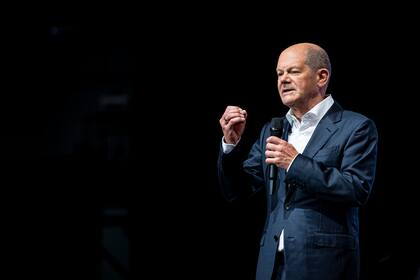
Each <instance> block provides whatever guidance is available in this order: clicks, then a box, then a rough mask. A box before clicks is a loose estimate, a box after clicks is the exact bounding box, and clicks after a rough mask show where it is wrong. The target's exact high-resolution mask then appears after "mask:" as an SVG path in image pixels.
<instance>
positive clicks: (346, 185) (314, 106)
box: [218, 43, 378, 280]
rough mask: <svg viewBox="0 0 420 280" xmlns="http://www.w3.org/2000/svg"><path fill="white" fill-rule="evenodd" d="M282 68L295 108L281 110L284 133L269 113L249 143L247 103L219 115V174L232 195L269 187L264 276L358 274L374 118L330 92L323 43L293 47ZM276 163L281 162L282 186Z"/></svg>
mask: <svg viewBox="0 0 420 280" xmlns="http://www.w3.org/2000/svg"><path fill="white" fill-rule="evenodd" d="M276 72H277V77H278V78H277V88H278V92H279V95H280V98H281V101H282V103H283V104H284V105H285V106H287V107H288V108H289V111H288V112H287V114H286V115H285V116H284V117H282V118H281V120H280V123H281V127H282V128H283V129H282V133H281V137H277V136H271V133H270V127H271V126H272V125H271V124H270V123H266V124H265V125H264V126H263V128H262V130H261V134H260V137H259V139H258V140H257V141H256V142H255V143H254V145H253V146H252V148H251V150H250V151H245V150H244V147H243V146H242V145H241V141H240V140H241V137H242V135H243V132H244V130H245V125H246V120H247V117H248V115H247V112H246V110H244V109H243V108H240V107H238V106H227V108H226V110H225V112H224V113H223V115H222V117H221V118H220V120H219V123H220V126H221V128H222V131H223V138H222V142H221V148H220V154H219V159H218V175H219V181H220V185H221V190H222V193H223V195H224V197H225V198H226V199H227V200H228V201H234V200H237V199H240V198H244V197H249V196H250V195H252V194H253V193H255V192H258V191H260V190H264V191H265V193H266V198H267V217H266V223H265V227H264V231H263V235H262V237H261V242H260V252H259V258H258V264H257V271H256V279H258V280H268V279H293V280H296V279H311V280H313V279H322V280H326V279H337V280H343V279H358V277H359V270H360V264H359V263H360V261H359V217H358V209H359V207H360V206H362V205H364V204H365V203H366V202H367V201H368V197H369V194H370V192H371V189H372V185H373V182H374V177H375V171H376V160H377V141H378V136H377V130H376V127H375V124H374V122H373V121H372V120H370V119H368V118H367V117H365V116H363V115H361V114H359V113H355V112H351V111H346V110H343V108H342V107H341V106H340V105H339V104H338V103H337V102H336V101H335V100H334V99H333V97H332V96H331V95H330V94H327V87H328V83H329V80H330V77H331V64H330V60H329V57H328V54H327V53H326V52H325V50H324V49H322V48H321V47H320V46H318V45H315V44H311V43H300V44H295V45H292V46H290V47H288V48H286V49H285V50H284V51H282V52H281V54H280V56H279V59H278V63H277V68H276ZM278 136H280V135H278ZM244 152H245V153H247V158H246V160H245V161H242V160H241V159H243V156H241V155H243V153H244ZM270 166H276V167H277V170H278V174H277V180H276V181H275V182H276V183H277V184H276V185H275V187H274V188H272V187H270V179H269V170H270Z"/></svg>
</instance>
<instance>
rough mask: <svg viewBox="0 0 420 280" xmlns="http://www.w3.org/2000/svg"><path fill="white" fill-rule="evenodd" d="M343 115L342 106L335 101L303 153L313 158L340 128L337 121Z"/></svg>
mask: <svg viewBox="0 0 420 280" xmlns="http://www.w3.org/2000/svg"><path fill="white" fill-rule="evenodd" d="M341 117H342V108H341V107H340V105H338V104H337V103H334V104H333V105H332V106H331V108H330V109H329V110H328V112H327V113H326V114H325V116H324V117H323V118H322V119H321V121H320V122H319V124H318V126H317V127H316V128H315V131H314V133H313V134H312V137H311V139H310V140H309V142H308V144H307V145H306V148H305V150H304V151H303V153H302V154H303V155H305V156H307V157H310V158H313V157H314V156H315V155H316V153H317V152H318V151H319V150H320V149H321V148H322V147H324V145H325V143H327V141H328V139H330V137H331V136H332V135H333V134H334V132H335V131H336V130H337V129H338V127H337V125H336V123H337V122H339V121H340V120H341Z"/></svg>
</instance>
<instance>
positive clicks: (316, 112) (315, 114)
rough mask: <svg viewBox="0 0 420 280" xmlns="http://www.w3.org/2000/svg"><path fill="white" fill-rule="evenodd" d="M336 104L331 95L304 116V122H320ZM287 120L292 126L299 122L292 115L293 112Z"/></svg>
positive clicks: (287, 115)
mask: <svg viewBox="0 0 420 280" xmlns="http://www.w3.org/2000/svg"><path fill="white" fill-rule="evenodd" d="M333 104H334V99H333V98H332V96H331V95H328V96H327V97H326V98H325V99H324V100H322V101H321V102H319V103H318V104H316V105H315V106H314V107H313V108H312V109H311V110H309V111H308V112H306V113H305V114H304V115H303V116H302V122H304V121H311V122H319V121H320V120H321V119H322V118H323V117H324V115H325V114H326V113H327V112H328V110H329V109H330V108H331V106H332V105H333ZM286 119H287V120H288V121H289V123H290V125H292V126H293V123H294V122H296V121H298V119H297V118H296V117H295V116H294V115H293V114H292V110H291V109H289V111H288V112H287V114H286Z"/></svg>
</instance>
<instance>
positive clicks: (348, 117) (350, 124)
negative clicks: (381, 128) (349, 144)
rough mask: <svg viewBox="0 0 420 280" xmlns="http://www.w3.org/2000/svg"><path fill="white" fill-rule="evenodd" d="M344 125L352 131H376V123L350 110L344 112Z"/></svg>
mask: <svg viewBox="0 0 420 280" xmlns="http://www.w3.org/2000/svg"><path fill="white" fill-rule="evenodd" d="M342 125H343V126H344V127H346V128H349V129H352V130H357V129H361V130H369V131H372V130H373V131H376V125H375V122H374V121H373V120H372V119H370V118H368V117H367V116H365V115H363V114H361V113H358V112H354V111H349V110H343V111H342Z"/></svg>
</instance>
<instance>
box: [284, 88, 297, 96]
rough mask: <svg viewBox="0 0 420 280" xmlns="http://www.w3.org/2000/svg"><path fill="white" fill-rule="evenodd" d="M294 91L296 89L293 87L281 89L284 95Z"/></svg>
mask: <svg viewBox="0 0 420 280" xmlns="http://www.w3.org/2000/svg"><path fill="white" fill-rule="evenodd" d="M292 91H294V89H293V88H285V89H283V90H282V91H281V93H282V94H283V95H288V94H290V93H291V92H292Z"/></svg>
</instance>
